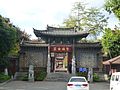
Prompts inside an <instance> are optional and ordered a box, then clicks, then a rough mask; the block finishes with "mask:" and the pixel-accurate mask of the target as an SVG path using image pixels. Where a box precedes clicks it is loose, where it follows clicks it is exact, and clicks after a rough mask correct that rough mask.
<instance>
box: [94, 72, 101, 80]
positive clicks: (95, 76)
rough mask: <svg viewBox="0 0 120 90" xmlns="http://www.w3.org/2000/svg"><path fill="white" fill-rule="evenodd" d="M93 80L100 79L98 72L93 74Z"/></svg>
mask: <svg viewBox="0 0 120 90" xmlns="http://www.w3.org/2000/svg"><path fill="white" fill-rule="evenodd" d="M93 81H95V82H98V81H100V77H99V75H98V74H97V73H94V74H93Z"/></svg>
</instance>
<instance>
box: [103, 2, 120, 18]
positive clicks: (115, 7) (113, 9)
mask: <svg viewBox="0 0 120 90" xmlns="http://www.w3.org/2000/svg"><path fill="white" fill-rule="evenodd" d="M105 9H106V10H107V11H108V12H109V13H114V14H115V16H116V17H117V18H118V19H119V20H120V0H106V3H105Z"/></svg>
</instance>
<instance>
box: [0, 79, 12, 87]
mask: <svg viewBox="0 0 120 90" xmlns="http://www.w3.org/2000/svg"><path fill="white" fill-rule="evenodd" d="M11 81H13V79H9V80H7V81H5V82H3V83H0V86H3V85H5V84H7V83H8V82H11Z"/></svg>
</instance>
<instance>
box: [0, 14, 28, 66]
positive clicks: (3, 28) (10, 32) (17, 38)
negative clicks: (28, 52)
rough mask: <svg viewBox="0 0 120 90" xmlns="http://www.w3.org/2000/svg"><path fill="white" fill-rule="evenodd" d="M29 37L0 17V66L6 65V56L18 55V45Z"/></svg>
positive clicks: (7, 19)
mask: <svg viewBox="0 0 120 90" xmlns="http://www.w3.org/2000/svg"><path fill="white" fill-rule="evenodd" d="M23 38H24V40H29V35H28V34H27V33H25V32H24V31H20V29H19V28H18V27H16V26H14V25H13V24H11V22H10V20H9V18H4V17H2V16H1V15H0V65H7V63H8V61H7V58H6V57H7V56H8V55H9V56H12V55H18V51H19V48H20V47H19V43H20V42H21V41H22V40H23Z"/></svg>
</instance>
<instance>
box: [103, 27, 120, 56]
mask: <svg viewBox="0 0 120 90" xmlns="http://www.w3.org/2000/svg"><path fill="white" fill-rule="evenodd" d="M102 46H103V49H104V51H105V52H106V53H107V54H108V55H109V57H110V58H113V57H115V56H118V55H120V30H119V29H117V28H116V29H115V30H111V29H110V28H106V29H105V33H104V35H103V37H102Z"/></svg>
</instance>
